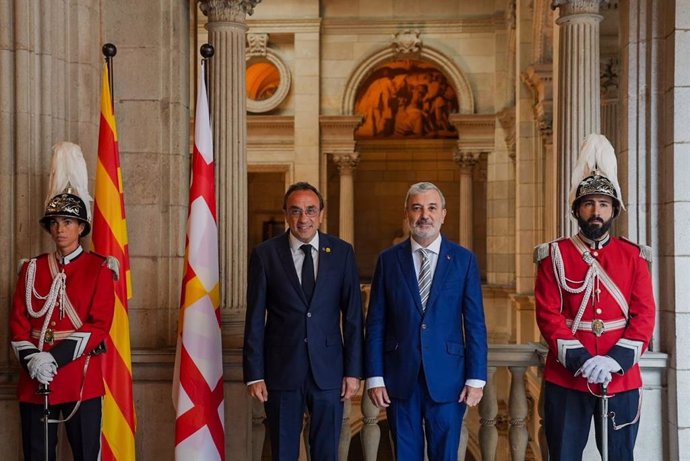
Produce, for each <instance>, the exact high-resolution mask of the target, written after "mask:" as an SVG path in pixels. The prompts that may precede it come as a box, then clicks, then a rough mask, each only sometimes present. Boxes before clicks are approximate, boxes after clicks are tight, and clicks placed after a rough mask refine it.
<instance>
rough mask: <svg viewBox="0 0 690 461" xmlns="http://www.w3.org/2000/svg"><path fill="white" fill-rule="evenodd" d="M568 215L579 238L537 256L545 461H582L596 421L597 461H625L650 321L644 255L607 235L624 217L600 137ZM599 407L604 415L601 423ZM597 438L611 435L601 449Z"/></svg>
mask: <svg viewBox="0 0 690 461" xmlns="http://www.w3.org/2000/svg"><path fill="white" fill-rule="evenodd" d="M570 209H571V213H572V216H573V217H574V218H575V219H576V220H577V222H578V224H579V232H578V233H577V234H576V235H574V236H572V237H569V238H561V239H558V240H556V241H554V242H551V243H545V244H542V245H539V246H537V248H536V249H535V261H536V262H537V264H538V272H537V279H536V286H535V290H534V291H535V298H536V316H537V323H538V325H539V329H540V331H541V333H542V336H543V337H544V339H545V340H546V343H547V345H548V348H549V352H548V356H547V358H546V365H545V368H544V380H545V381H546V384H545V414H544V427H545V429H546V438H547V442H548V446H549V455H550V459H551V460H552V461H553V460H561V461H563V460H580V459H582V453H583V450H584V447H585V445H586V444H587V439H588V435H589V430H590V426H591V421H592V417H593V416H597V417H595V418H594V420H595V432H596V436H597V446H598V448H599V451H600V452H602V456H603V457H604V458H605V459H611V460H617V461H621V460H632V459H633V448H634V445H635V439H636V437H637V430H638V424H639V415H640V405H641V397H642V396H641V387H642V377H641V374H640V369H639V366H638V362H639V360H640V356H641V355H642V353H643V352H644V351H645V350H646V349H647V346H648V344H649V341H650V339H651V336H652V331H653V328H654V319H655V304H654V297H653V293H652V283H651V278H650V274H649V268H648V263H649V261H650V260H651V250H650V248H649V247H646V246H643V245H638V244H636V243H633V242H631V241H629V240H626V239H624V238H616V237H613V236H611V235H610V233H609V230H610V227H611V224H612V222H613V220H614V219H615V218H616V217H617V216H618V215H619V214H620V213H621V211H623V210H624V209H625V208H624V205H623V200H622V196H621V190H620V187H619V185H618V180H617V177H616V156H615V153H614V150H613V147H612V146H611V144H610V143H609V141H608V140H607V139H606V138H605V137H604V136H602V135H597V134H592V135H589V136H588V137H587V138H585V140H584V143H583V147H582V150H581V152H580V158H579V160H578V163H577V165H576V168H575V170H574V172H573V176H572V190H571V194H570ZM602 394H604V395H606V396H607V397H606V398H604V399H602ZM604 401H605V402H606V403H604ZM602 405H608V406H609V408H608V411H604V413H601V406H602ZM604 408H605V407H604ZM600 414H601V415H606V417H605V418H603V419H604V420H605V421H606V425H604V424H602V422H601V421H602V419H601V418H599V417H598V415H600ZM602 434H608V436H607V437H606V441H602ZM607 445H608V451H606V450H603V449H602V446H603V447H606V446H607ZM606 456H608V458H606Z"/></svg>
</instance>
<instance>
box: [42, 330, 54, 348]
mask: <svg viewBox="0 0 690 461" xmlns="http://www.w3.org/2000/svg"><path fill="white" fill-rule="evenodd" d="M43 340H44V342H45V343H47V344H50V345H52V344H53V343H54V342H55V333H53V330H51V329H50V328H48V329H47V330H46V335H45V336H44V337H43Z"/></svg>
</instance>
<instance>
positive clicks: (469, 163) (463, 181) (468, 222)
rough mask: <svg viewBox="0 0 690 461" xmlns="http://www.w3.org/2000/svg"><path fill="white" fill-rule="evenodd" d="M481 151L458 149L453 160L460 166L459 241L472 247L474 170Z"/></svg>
mask: <svg viewBox="0 0 690 461" xmlns="http://www.w3.org/2000/svg"><path fill="white" fill-rule="evenodd" d="M480 155H481V154H480V153H479V152H476V151H465V150H461V149H458V150H457V151H456V152H455V153H454V154H453V160H454V161H455V163H457V164H458V166H459V167H460V231H459V233H458V241H459V243H460V245H462V246H464V247H465V248H468V249H470V250H471V249H472V225H473V221H472V170H473V169H474V166H475V165H476V164H477V163H478V162H479V157H480Z"/></svg>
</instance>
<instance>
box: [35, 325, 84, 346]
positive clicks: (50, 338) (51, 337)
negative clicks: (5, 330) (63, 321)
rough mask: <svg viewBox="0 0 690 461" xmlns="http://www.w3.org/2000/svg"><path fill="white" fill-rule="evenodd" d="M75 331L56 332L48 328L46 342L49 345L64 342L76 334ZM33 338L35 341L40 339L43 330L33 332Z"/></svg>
mask: <svg viewBox="0 0 690 461" xmlns="http://www.w3.org/2000/svg"><path fill="white" fill-rule="evenodd" d="M74 331H75V330H64V331H55V330H51V329H50V328H48V329H47V330H46V336H45V342H46V343H48V344H53V343H54V342H55V341H62V340H63V339H65V338H67V337H68V336H69V335H71V334H72V333H74ZM31 337H32V338H34V339H40V338H41V330H31Z"/></svg>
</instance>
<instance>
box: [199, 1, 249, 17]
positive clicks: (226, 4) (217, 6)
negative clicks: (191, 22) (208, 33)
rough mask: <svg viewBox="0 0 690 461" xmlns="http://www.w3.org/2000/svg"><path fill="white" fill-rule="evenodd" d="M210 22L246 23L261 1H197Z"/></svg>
mask: <svg viewBox="0 0 690 461" xmlns="http://www.w3.org/2000/svg"><path fill="white" fill-rule="evenodd" d="M197 1H198V3H199V8H200V9H201V12H202V13H204V14H205V15H206V16H207V17H208V20H209V22H244V21H245V19H246V18H247V15H249V16H251V15H252V14H253V13H254V7H255V6H256V5H257V3H260V2H261V0H197Z"/></svg>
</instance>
